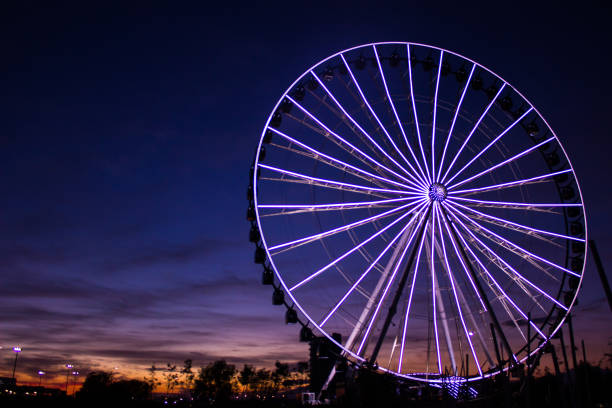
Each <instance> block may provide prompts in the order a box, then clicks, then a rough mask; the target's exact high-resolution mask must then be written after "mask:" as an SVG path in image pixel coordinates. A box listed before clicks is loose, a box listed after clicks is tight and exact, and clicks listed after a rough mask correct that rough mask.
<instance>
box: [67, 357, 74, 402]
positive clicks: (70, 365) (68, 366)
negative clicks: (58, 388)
mask: <svg viewBox="0 0 612 408" xmlns="http://www.w3.org/2000/svg"><path fill="white" fill-rule="evenodd" d="M71 368H74V366H73V365H72V364H70V363H68V364H66V370H67V371H66V396H68V379H69V378H70V369H71Z"/></svg>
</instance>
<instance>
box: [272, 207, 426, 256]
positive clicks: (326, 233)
mask: <svg viewBox="0 0 612 408" xmlns="http://www.w3.org/2000/svg"><path fill="white" fill-rule="evenodd" d="M423 201H425V199H423V198H420V199H417V200H414V201H411V202H410V203H408V204H406V205H403V206H401V207H397V208H392V209H390V210H388V211H385V212H383V213H380V214H377V215H374V216H372V217H368V218H365V219H363V220H359V221H355V222H352V223H350V224H347V225H343V226H342V227H338V228H334V229H331V230H328V231H325V232H321V233H319V234H314V235H311V236H308V237H305V238H300V239H296V240H294V241H290V242H286V243H284V244H279V245H275V246H273V247H270V248H269V249H268V250H269V251H274V250H277V249H280V248H284V247H287V246H291V245H295V244H300V243H308V242H310V241H312V240H315V239H320V238H324V237H326V236H328V235H333V234H336V233H338V232H342V231H346V230H348V229H351V228H354V227H357V226H359V225H363V224H366V223H368V222H371V221H374V220H376V219H378V218H382V217H386V216H388V215H390V214H393V213H394V212H397V211H401V210H403V209H406V208H408V207H411V206H414V205H415V204H417V203H420V202H423Z"/></svg>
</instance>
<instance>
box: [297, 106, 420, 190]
mask: <svg viewBox="0 0 612 408" xmlns="http://www.w3.org/2000/svg"><path fill="white" fill-rule="evenodd" d="M286 98H287V99H288V100H290V101H291V102H292V103H293V104H294V105H295V106H297V107H298V108H299V109H300V110H301V111H302V112H304V113H305V114H306V115H308V117H310V118H311V119H312V120H313V121H314V122H315V123H316V124H317V125H319V126H320V127H321V128H322V129H323V130H325V131H326V132H327V133H329V134H330V135H332V136H334V137H335V138H336V139H338V140H340V141H341V142H342V143H344V144H345V145H347V146H349V147H350V148H351V149H353V150H354V151H356V152H357V153H359V154H361V155H362V156H363V157H365V158H367V159H368V160H369V161H371V162H372V163H374V164H375V165H377V166H378V167H380V168H381V169H385V170H386V171H388V172H389V173H391V174H393V175H394V176H396V177H398V178H400V179H402V180H404V181H405V182H407V183H409V184H414V182H413V181H411V180H408V179H407V178H406V177H404V176H402V175H400V174H398V173H396V172H395V171H393V170H391V169H390V168H388V167H387V166H385V165H384V164H382V163H379V162H378V161H377V160H376V159H373V158H372V157H370V156H369V155H367V154H366V153H365V152H363V151H361V150H360V149H359V148H358V147H356V146H353V145H352V144H351V143H349V142H348V141H347V140H345V139H344V138H342V137H341V136H340V135H338V134H337V133H335V132H334V131H333V130H331V129H330V128H328V127H327V126H325V125H324V124H323V122H321V121H320V120H319V119H317V118H316V117H315V116H314V115H313V114H312V113H310V112H309V111H308V110H307V109H306V108H304V107H303V106H302V105H300V104H299V103H298V102H297V101H296V100H295V99H293V98H292V97H290V96H289V95H287V96H286ZM404 171H407V170H406V169H404Z"/></svg>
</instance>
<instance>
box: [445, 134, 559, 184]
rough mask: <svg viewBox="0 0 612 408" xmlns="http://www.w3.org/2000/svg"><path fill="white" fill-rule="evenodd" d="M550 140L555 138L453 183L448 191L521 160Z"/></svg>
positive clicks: (553, 138) (549, 139)
mask: <svg viewBox="0 0 612 408" xmlns="http://www.w3.org/2000/svg"><path fill="white" fill-rule="evenodd" d="M552 140H555V137H554V136H552V137H549V138H548V139H546V140H544V141H542V142H540V143H538V144H536V145H535V146H532V147H530V148H529V149H527V150H523V151H522V152H520V153H518V154H516V155H514V156H512V157H510V158H509V159H506V160H504V161H503V162H501V163H498V164H496V165H494V166H492V167H489V168H488V169H486V170H483V171H481V172H480V173H478V174H476V175H474V176H472V177H469V178H467V179H464V180H462V181H460V182H458V183H455V184H453V185H451V186H449V187H448V189H449V190H453V189H455V188H457V187H459V186H460V185H462V184H465V183H468V182H470V181H472V180H475V179H477V178H480V177H482V176H484V175H485V174H488V173H490V172H492V171H493V170H495V169H497V168H499V167H501V166H504V165H506V164H508V163H511V162H513V161H514V160H516V159H519V158H521V157H523V156H525V155H527V154H529V153H531V152H533V151H534V150H536V149H537V148H538V147H540V146H543V145H545V144H546V143H548V142H550V141H552Z"/></svg>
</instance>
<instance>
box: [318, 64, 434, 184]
mask: <svg viewBox="0 0 612 408" xmlns="http://www.w3.org/2000/svg"><path fill="white" fill-rule="evenodd" d="M310 73H311V74H312V76H313V77H314V78H315V79H316V80H317V82H319V84H320V85H321V87H322V88H323V89H324V90H325V92H326V93H327V95H329V97H330V98H331V99H332V100H333V101H334V103H335V104H336V105H337V106H338V108H340V110H341V111H342V113H343V114H344V115H345V116H346V117H347V118H348V119H349V120H350V121H351V122H352V123H353V124H354V125H355V126H356V127H357V128H358V129H359V130H360V131H361V133H363V135H364V136H365V137H366V138H367V139H368V140H369V141H370V143H372V144H373V145H374V146H376V148H377V149H378V150H380V151H381V153H382V154H384V155H385V156H386V157H387V158H388V159H389V160H391V161H392V162H393V164H395V165H396V166H397V167H398V168H400V169H401V170H402V171H404V172H405V173H406V174H407V175H408V176H410V177H412V178H413V179H414V180H415V182H416V183H417V184H416V185H419V183H420V180H419V179H418V178H416V177H415V176H414V175H413V174H412V173H410V172H408V171H406V169H405V168H404V167H403V166H402V165H400V164H399V163H398V162H397V161H395V159H394V158H393V157H391V156H390V155H389V154H388V153H387V152H386V151H385V149H383V148H382V147H380V145H379V144H378V143H376V142H375V141H374V139H372V137H371V136H370V135H369V134H368V133H367V132H366V131H365V130H364V129H363V128H362V127H361V126H360V125H359V123H357V122H356V121H355V119H353V117H352V116H351V115H349V113H348V112H347V111H346V110H345V109H344V107H343V106H342V105H341V104H340V102H338V100H337V99H336V98H335V97H334V95H332V93H331V92H330V91H329V89H327V87H326V86H325V84H324V83H323V81H321V80H320V79H319V77H318V76H317V75H316V74H315V73H314V72H313V71H310ZM389 140H390V141H391V144H392V145H393V147H395V150H397V152H398V153H399V154H400V156H402V158H403V159H404V161H406V164H408V166H409V167H410V170H412V171H413V172H415V173H416V170H415V169H414V168H413V167H412V165H411V164H410V163H408V161H407V160H406V158H405V157H404V155H403V154H402V152H400V151H399V149H398V148H397V146H396V145H395V143H394V142H393V140H392V139H391V138H389ZM423 187H424V186H423Z"/></svg>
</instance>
